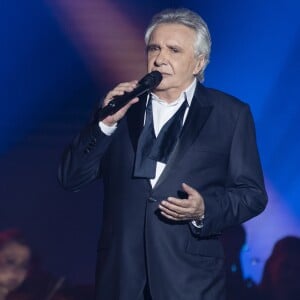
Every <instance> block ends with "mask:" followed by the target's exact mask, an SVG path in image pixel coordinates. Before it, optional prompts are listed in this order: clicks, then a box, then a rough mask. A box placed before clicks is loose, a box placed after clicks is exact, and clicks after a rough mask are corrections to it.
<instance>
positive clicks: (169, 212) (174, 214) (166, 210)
mask: <svg viewBox="0 0 300 300" xmlns="http://www.w3.org/2000/svg"><path fill="white" fill-rule="evenodd" d="M159 208H160V210H161V211H163V212H164V213H165V214H167V215H169V216H171V217H173V218H177V219H181V218H183V217H185V214H181V213H179V212H177V211H174V210H171V209H169V208H167V207H165V206H162V205H159Z"/></svg>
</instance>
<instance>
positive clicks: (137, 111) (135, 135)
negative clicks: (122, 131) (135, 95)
mask: <svg viewBox="0 0 300 300" xmlns="http://www.w3.org/2000/svg"><path fill="white" fill-rule="evenodd" d="M146 102H147V95H144V96H142V97H141V98H140V100H139V102H138V103H136V104H134V105H133V106H131V108H130V109H129V111H128V113H127V124H128V129H129V136H130V139H131V143H132V146H133V149H134V152H136V148H137V144H138V139H139V136H140V134H141V131H142V130H143V126H144V115H145V109H146Z"/></svg>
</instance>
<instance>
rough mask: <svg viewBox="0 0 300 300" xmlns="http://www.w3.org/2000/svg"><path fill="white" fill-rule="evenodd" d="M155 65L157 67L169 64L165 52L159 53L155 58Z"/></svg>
mask: <svg viewBox="0 0 300 300" xmlns="http://www.w3.org/2000/svg"><path fill="white" fill-rule="evenodd" d="M154 64H155V66H156V67H159V66H161V65H165V64H167V56H166V54H165V52H164V51H162V50H161V51H159V53H158V54H157V55H156V57H155V61H154Z"/></svg>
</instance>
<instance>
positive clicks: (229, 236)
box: [221, 225, 256, 300]
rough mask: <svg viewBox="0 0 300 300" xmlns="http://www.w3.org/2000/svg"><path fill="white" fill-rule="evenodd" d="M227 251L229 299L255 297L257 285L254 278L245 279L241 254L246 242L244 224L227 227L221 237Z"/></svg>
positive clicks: (226, 267)
mask: <svg viewBox="0 0 300 300" xmlns="http://www.w3.org/2000/svg"><path fill="white" fill-rule="evenodd" d="M221 240H222V243H223V246H224V251H225V270H226V278H227V280H226V293H227V299H228V300H241V299H243V300H248V299H249V300H250V299H251V300H252V299H255V295H256V285H255V283H254V282H253V281H252V279H250V278H248V279H244V278H243V271H242V266H241V261H240V254H241V251H242V248H243V246H244V244H245V242H246V231H245V229H244V227H243V226H242V225H239V226H234V227H230V228H228V229H226V230H225V231H224V233H223V235H222V237H221Z"/></svg>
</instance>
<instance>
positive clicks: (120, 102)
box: [98, 71, 162, 121]
mask: <svg viewBox="0 0 300 300" xmlns="http://www.w3.org/2000/svg"><path fill="white" fill-rule="evenodd" d="M161 81H162V75H161V73H160V72H159V71H152V72H151V73H148V74H147V75H145V76H144V77H143V78H142V79H141V80H140V81H139V82H138V85H137V87H136V88H135V89H134V90H133V91H131V92H125V93H124V94H123V95H120V96H115V97H113V99H112V100H111V101H110V102H109V103H108V104H107V105H106V106H104V107H103V108H101V109H100V110H99V111H98V120H100V121H102V120H103V119H105V118H106V117H107V116H110V115H113V114H114V113H116V112H117V111H118V110H119V109H121V108H122V107H123V106H125V105H126V104H127V103H128V102H129V101H130V100H131V99H133V98H135V97H139V96H141V95H143V94H144V93H147V92H149V91H151V90H153V89H154V88H156V87H157V86H158V85H159V84H160V82H161Z"/></svg>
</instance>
